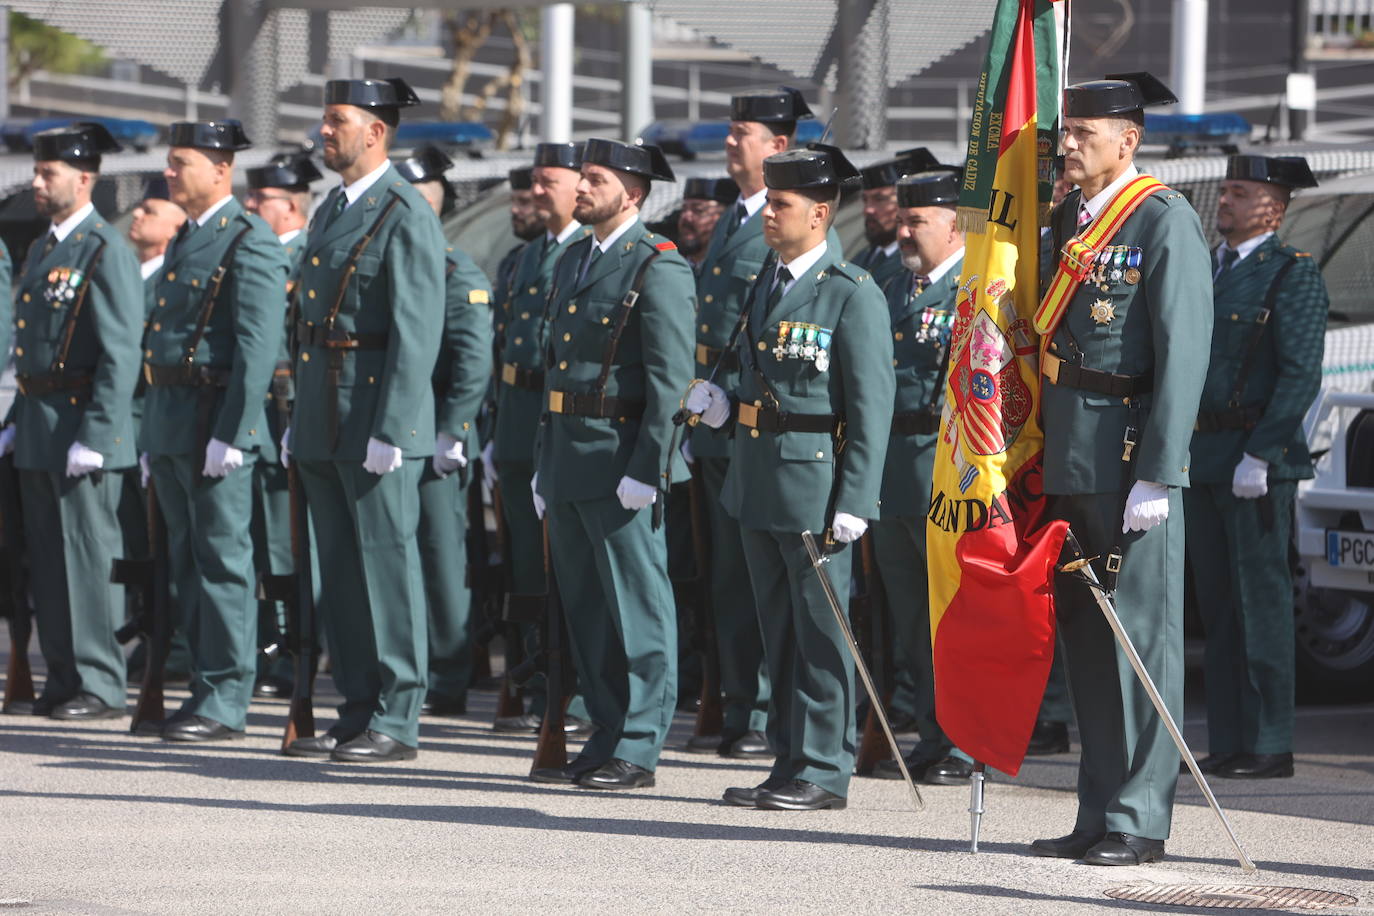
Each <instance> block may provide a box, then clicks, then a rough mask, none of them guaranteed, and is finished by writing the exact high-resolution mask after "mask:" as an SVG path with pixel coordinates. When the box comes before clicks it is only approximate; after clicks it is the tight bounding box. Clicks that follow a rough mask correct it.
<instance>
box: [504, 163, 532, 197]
mask: <svg viewBox="0 0 1374 916" xmlns="http://www.w3.org/2000/svg"><path fill="white" fill-rule="evenodd" d="M506 178H507V180H509V181H510V189H511V190H512V191H528V190H529V189H530V188H531V187H533V186H534V180H533V179H534V167H533V166H529V165H521V166H516V167H515V168H513V169H511V170H510V171H509V172H507V173H506Z"/></svg>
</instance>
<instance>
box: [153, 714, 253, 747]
mask: <svg viewBox="0 0 1374 916" xmlns="http://www.w3.org/2000/svg"><path fill="white" fill-rule="evenodd" d="M242 737H243V732H241V731H237V730H235V729H232V728H230V727H229V726H227V725H225V724H224V723H222V722H216V721H215V720H214V719H207V718H206V717H205V716H185V717H183V718H179V719H174V720H172V721H171V722H168V723H167V724H166V725H165V726H163V728H162V740H163V741H191V742H194V741H233V740H237V739H239V738H242Z"/></svg>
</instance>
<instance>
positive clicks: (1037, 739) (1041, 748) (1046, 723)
mask: <svg viewBox="0 0 1374 916" xmlns="http://www.w3.org/2000/svg"><path fill="white" fill-rule="evenodd" d="M1068 751H1069V726H1068V724H1067V723H1065V722H1051V721H1050V720H1048V719H1037V720H1036V722H1035V730H1034V731H1032V732H1031V737H1030V744H1028V745H1026V755H1027V756H1030V757H1048V756H1049V755H1050V754H1067V753H1068Z"/></svg>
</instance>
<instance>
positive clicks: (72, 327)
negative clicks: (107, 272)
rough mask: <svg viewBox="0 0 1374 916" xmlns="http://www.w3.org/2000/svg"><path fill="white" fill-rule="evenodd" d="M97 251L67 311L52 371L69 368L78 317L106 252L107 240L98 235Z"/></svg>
mask: <svg viewBox="0 0 1374 916" xmlns="http://www.w3.org/2000/svg"><path fill="white" fill-rule="evenodd" d="M96 241H97V242H98V243H99V244H97V245H96V249H95V253H94V254H92V255H91V259H90V260H89V261H87V262H86V272H85V280H86V282H84V283H82V284H81V289H79V290H77V292H76V301H75V302H73V303H72V307H71V310H70V311H69V312H67V323H66V326H65V327H64V328H63V329H62V345H61V346H60V347H58V348H57V355H56V356H55V357H53V361H52V371H53V372H61V371H63V370H64V369H66V368H67V354H68V353H69V352H70V351H71V348H72V338H73V337H75V336H76V319H77V318H79V317H80V316H81V307H82V306H83V305H85V304H86V293H88V292H90V289H91V283H93V282H94V279H93V277H94V275H95V267H96V265H97V264H99V263H100V256H101V255H102V254H104V253H105V240H104V239H102V238H99V237H97V239H96Z"/></svg>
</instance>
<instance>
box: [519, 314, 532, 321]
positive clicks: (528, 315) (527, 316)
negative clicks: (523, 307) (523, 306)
mask: <svg viewBox="0 0 1374 916" xmlns="http://www.w3.org/2000/svg"><path fill="white" fill-rule="evenodd" d="M520 317H521V319H522V320H523V319H528V318H529V317H530V313H529V312H521V313H520Z"/></svg>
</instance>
